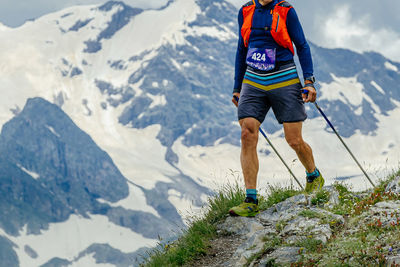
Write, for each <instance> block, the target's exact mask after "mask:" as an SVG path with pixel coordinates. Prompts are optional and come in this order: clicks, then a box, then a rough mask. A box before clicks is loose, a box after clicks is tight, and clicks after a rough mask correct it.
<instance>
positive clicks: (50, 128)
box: [46, 125, 60, 138]
mask: <svg viewBox="0 0 400 267" xmlns="http://www.w3.org/2000/svg"><path fill="white" fill-rule="evenodd" d="M46 128H47V129H49V131H50V132H51V133H52V134H54V135H55V136H57V137H58V138H60V135H59V134H58V133H57V132H56V131H55V130H54V128H53V127H51V126H49V125H46Z"/></svg>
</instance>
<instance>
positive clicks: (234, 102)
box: [232, 93, 240, 107]
mask: <svg viewBox="0 0 400 267" xmlns="http://www.w3.org/2000/svg"><path fill="white" fill-rule="evenodd" d="M235 96H236V97H237V98H238V99H239V98H240V93H233V96H232V103H233V104H235V106H236V107H237V106H238V105H239V103H238V101H237V100H236V99H235Z"/></svg>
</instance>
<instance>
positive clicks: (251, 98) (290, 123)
mask: <svg viewBox="0 0 400 267" xmlns="http://www.w3.org/2000/svg"><path fill="white" fill-rule="evenodd" d="M238 22H239V43H238V48H237V52H236V63H235V85H234V90H233V98H232V102H233V103H234V104H235V105H236V106H238V119H239V124H240V126H241V129H242V135H241V141H242V148H241V155H240V161H241V165H242V170H243V176H244V181H245V186H246V199H245V200H244V202H243V203H242V204H240V205H239V206H236V207H233V208H231V209H230V210H229V213H230V214H231V215H236V216H255V215H256V214H257V213H258V212H259V211H258V200H257V189H256V186H257V173H258V164H259V163H258V157H257V142H258V131H259V127H260V125H261V123H262V122H263V121H264V119H265V116H266V114H267V112H268V110H269V109H270V108H272V110H273V112H274V114H275V117H276V119H277V120H278V122H279V123H280V124H283V129H284V133H285V139H286V141H287V142H288V144H289V145H290V147H292V148H293V149H294V150H295V152H296V154H297V156H298V158H299V160H300V161H301V163H302V164H303V166H304V167H305V169H306V174H307V178H306V189H305V191H306V192H307V193H310V192H312V191H314V190H317V189H320V188H322V186H323V185H324V179H323V177H322V176H321V174H320V172H319V170H318V169H317V168H316V166H315V163H314V157H313V154H312V150H311V147H310V146H309V145H308V144H307V143H306V142H304V140H303V138H302V133H301V131H302V124H303V121H304V120H305V119H306V118H307V115H306V113H305V109H304V102H314V101H315V100H316V96H317V92H316V90H315V88H314V82H315V78H314V76H313V65H312V58H311V52H310V47H309V45H308V43H307V41H306V39H305V36H304V33H303V29H302V27H301V24H300V22H299V19H298V17H297V14H296V12H295V10H294V9H293V7H292V6H290V4H289V3H287V2H285V1H280V0H279V1H278V0H252V1H250V2H248V3H247V4H245V5H244V6H243V7H242V8H241V9H240V11H239V15H238ZM293 43H294V44H295V46H296V50H297V54H298V57H299V61H300V65H301V68H302V70H303V74H304V81H305V87H304V88H302V85H301V83H300V80H299V77H298V74H297V70H296V66H295V64H294V61H293V56H294V48H293ZM302 89H303V90H304V91H303V90H302ZM236 98H237V99H239V101H238V102H237V101H236Z"/></svg>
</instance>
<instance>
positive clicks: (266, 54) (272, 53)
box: [246, 48, 276, 71]
mask: <svg viewBox="0 0 400 267" xmlns="http://www.w3.org/2000/svg"><path fill="white" fill-rule="evenodd" d="M275 58H276V50H275V48H274V49H265V48H263V49H261V48H249V51H248V52H247V56H246V63H247V65H248V66H250V67H252V68H255V69H258V70H262V71H268V70H272V69H274V68H275Z"/></svg>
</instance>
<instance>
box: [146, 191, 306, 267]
mask: <svg viewBox="0 0 400 267" xmlns="http://www.w3.org/2000/svg"><path fill="white" fill-rule="evenodd" d="M268 190H269V195H268V197H267V198H265V197H262V196H261V197H259V207H260V210H265V209H267V208H269V207H271V206H272V205H274V204H276V203H279V202H281V201H284V200H285V199H287V198H289V197H292V196H294V195H297V194H299V193H301V192H300V191H296V190H294V189H293V188H292V187H279V186H269V188H268ZM245 197H246V195H245V192H244V189H242V188H241V187H240V186H239V185H238V184H235V185H226V186H225V187H224V188H223V189H221V190H220V191H219V192H218V193H217V194H216V195H215V196H214V197H211V198H209V199H208V201H207V207H205V210H206V212H205V214H204V215H203V216H202V217H199V216H197V215H193V216H192V217H191V218H190V221H191V223H190V225H189V227H188V229H187V230H183V233H182V235H181V237H180V238H179V239H178V240H176V241H174V242H172V243H171V244H168V245H165V244H159V246H158V248H157V249H155V250H153V251H152V252H151V253H150V255H149V256H148V258H147V260H146V262H145V263H144V264H143V266H146V267H147V266H148V267H153V266H154V267H156V266H157V267H158V266H183V265H185V264H190V262H191V261H193V260H195V259H196V258H197V257H199V256H201V255H204V254H206V253H207V249H208V248H209V247H210V246H209V245H210V241H211V240H212V239H213V238H216V237H217V230H216V225H217V224H218V223H219V222H221V221H222V220H223V219H224V218H226V217H227V214H228V211H229V209H230V208H231V207H233V206H237V205H239V204H240V203H242V202H243V200H244V199H245ZM275 241H276V240H275Z"/></svg>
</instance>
